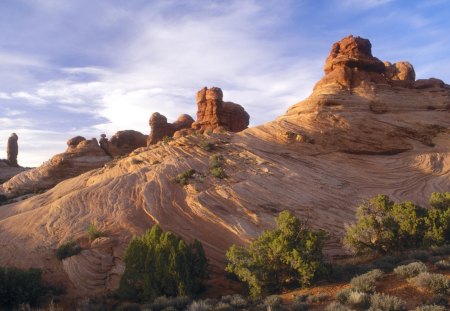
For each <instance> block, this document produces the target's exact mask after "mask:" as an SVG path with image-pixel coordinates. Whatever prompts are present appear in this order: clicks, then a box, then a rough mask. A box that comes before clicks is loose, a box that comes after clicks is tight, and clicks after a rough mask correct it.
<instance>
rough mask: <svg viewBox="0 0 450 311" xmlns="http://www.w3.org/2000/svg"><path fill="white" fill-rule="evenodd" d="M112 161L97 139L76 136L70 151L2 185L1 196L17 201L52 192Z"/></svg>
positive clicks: (71, 141)
mask: <svg viewBox="0 0 450 311" xmlns="http://www.w3.org/2000/svg"><path fill="white" fill-rule="evenodd" d="M110 160H111V157H110V156H109V155H107V154H106V153H105V152H104V151H103V149H101V148H100V146H99V144H98V142H97V139H95V138H93V139H91V140H86V139H85V138H84V137H81V136H76V137H74V138H72V139H69V140H68V141H67V150H66V152H64V153H61V154H57V155H55V156H53V157H52V158H51V159H50V160H49V161H47V162H45V163H43V164H42V165H41V166H39V167H37V168H34V169H31V170H27V171H24V172H22V173H20V174H17V175H15V176H14V177H12V178H11V179H9V180H8V181H6V182H4V183H3V184H2V185H0V194H3V195H6V196H8V197H16V196H18V195H22V194H27V193H36V192H39V191H42V190H46V189H49V188H51V187H53V186H55V185H56V184H58V183H59V182H61V181H63V180H65V179H68V178H71V177H74V176H78V175H80V174H82V173H84V172H87V171H89V170H92V169H94V168H99V167H101V166H103V164H105V163H106V162H108V161H110Z"/></svg>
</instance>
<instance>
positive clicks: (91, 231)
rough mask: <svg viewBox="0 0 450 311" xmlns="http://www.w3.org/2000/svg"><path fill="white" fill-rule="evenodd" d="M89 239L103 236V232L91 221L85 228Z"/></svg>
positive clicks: (92, 239)
mask: <svg viewBox="0 0 450 311" xmlns="http://www.w3.org/2000/svg"><path fill="white" fill-rule="evenodd" d="M87 233H88V237H89V240H91V241H94V240H95V239H97V238H99V237H102V236H105V233H104V232H102V231H100V230H98V229H97V227H96V226H95V225H94V224H93V223H91V224H89V227H88V229H87Z"/></svg>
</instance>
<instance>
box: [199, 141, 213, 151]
mask: <svg viewBox="0 0 450 311" xmlns="http://www.w3.org/2000/svg"><path fill="white" fill-rule="evenodd" d="M200 147H202V149H204V150H205V151H212V150H214V149H215V147H216V146H215V145H214V144H213V143H212V142H209V141H202V142H201V143H200Z"/></svg>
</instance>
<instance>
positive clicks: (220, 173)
mask: <svg viewBox="0 0 450 311" xmlns="http://www.w3.org/2000/svg"><path fill="white" fill-rule="evenodd" d="M223 161H224V159H223V156H221V155H218V154H215V155H213V156H211V157H210V158H209V171H210V172H211V175H213V176H214V177H216V178H220V179H223V178H225V177H227V175H226V174H225V170H224V169H223V167H222V165H223Z"/></svg>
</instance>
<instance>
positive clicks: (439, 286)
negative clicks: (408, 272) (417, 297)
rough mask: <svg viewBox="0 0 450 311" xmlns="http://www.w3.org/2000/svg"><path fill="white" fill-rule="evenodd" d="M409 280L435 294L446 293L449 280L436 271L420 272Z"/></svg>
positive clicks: (448, 287) (449, 283)
mask: <svg viewBox="0 0 450 311" xmlns="http://www.w3.org/2000/svg"><path fill="white" fill-rule="evenodd" d="M410 282H411V283H412V284H413V285H414V286H417V287H421V288H424V289H426V290H428V291H430V292H432V293H435V294H448V293H449V290H450V280H449V279H448V277H447V276H445V275H443V274H437V273H429V272H422V273H420V274H419V275H418V276H416V277H415V278H412V279H411V280H410Z"/></svg>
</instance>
